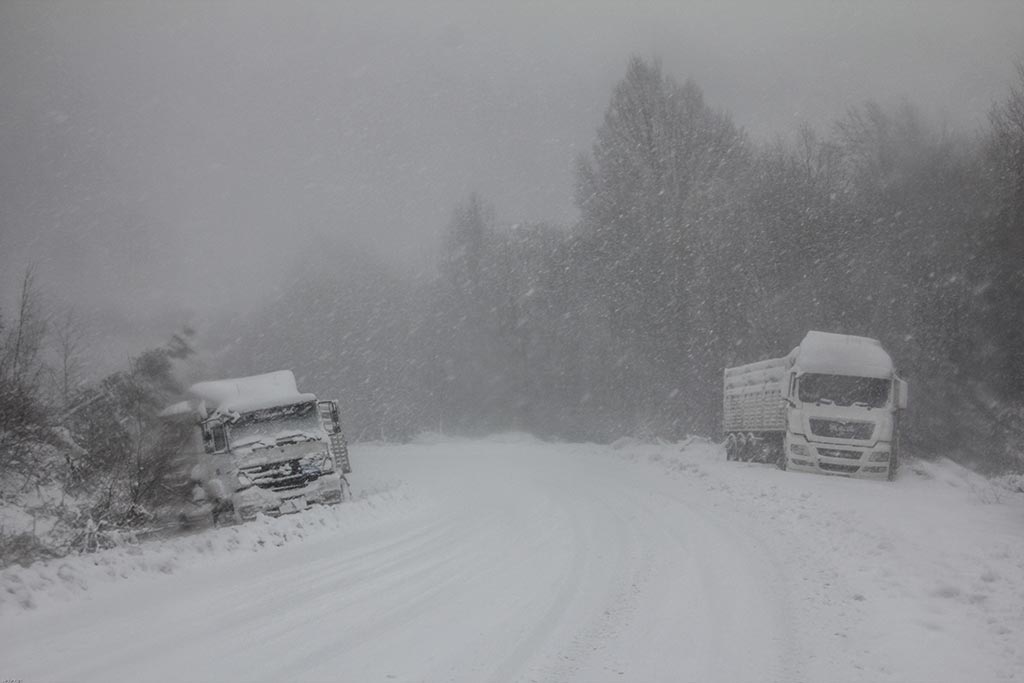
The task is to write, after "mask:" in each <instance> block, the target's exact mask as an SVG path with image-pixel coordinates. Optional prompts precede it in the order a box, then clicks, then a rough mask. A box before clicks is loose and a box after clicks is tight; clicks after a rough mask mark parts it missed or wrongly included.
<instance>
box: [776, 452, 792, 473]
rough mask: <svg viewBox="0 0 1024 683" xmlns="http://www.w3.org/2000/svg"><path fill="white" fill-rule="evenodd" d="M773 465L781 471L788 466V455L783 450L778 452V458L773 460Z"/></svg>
mask: <svg viewBox="0 0 1024 683" xmlns="http://www.w3.org/2000/svg"><path fill="white" fill-rule="evenodd" d="M775 466H776V467H778V468H779V469H780V470H782V471H783V472H785V471H786V469H787V468H788V467H789V456H787V455H786V453H785V452H782V453H780V454H779V459H778V460H776V461H775Z"/></svg>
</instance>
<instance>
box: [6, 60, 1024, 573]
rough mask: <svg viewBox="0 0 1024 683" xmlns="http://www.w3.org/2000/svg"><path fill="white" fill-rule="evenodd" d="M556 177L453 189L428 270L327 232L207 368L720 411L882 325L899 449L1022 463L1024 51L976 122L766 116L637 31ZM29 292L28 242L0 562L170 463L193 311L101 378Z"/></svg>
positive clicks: (408, 404)
mask: <svg viewBox="0 0 1024 683" xmlns="http://www.w3.org/2000/svg"><path fill="white" fill-rule="evenodd" d="M575 202H576V205H577V207H578V209H579V216H580V218H579V220H578V222H576V223H575V224H573V225H569V226H560V225H551V224H543V223H535V224H534V223H515V222H509V221H507V220H499V219H498V218H497V217H496V216H495V215H494V211H493V210H492V209H491V208H490V207H489V205H488V203H487V201H486V200H485V199H484V198H482V197H481V196H479V195H477V194H472V195H470V196H469V197H467V198H466V199H465V200H463V201H462V202H460V203H458V205H457V206H456V207H455V208H454V211H453V214H452V219H451V221H450V223H449V224H448V226H447V228H446V230H445V231H444V234H443V238H442V240H441V243H440V244H439V245H438V248H437V251H438V256H439V258H438V259H437V264H436V269H435V270H433V271H430V272H428V273H425V274H419V275H409V274H403V273H396V272H394V271H393V270H392V269H390V268H389V267H388V266H386V265H384V264H382V263H381V262H380V261H378V260H376V259H374V258H373V257H371V256H369V255H368V254H365V253H361V252H358V251H353V250H352V248H351V246H350V245H340V244H339V245H337V246H334V247H331V245H329V244H321V245H320V248H319V249H318V250H317V253H315V254H313V255H307V256H305V257H304V259H303V261H302V263H301V264H300V265H299V266H298V267H297V268H296V272H295V273H294V277H292V278H291V281H290V282H291V284H290V285H289V286H288V287H286V288H285V289H284V290H283V291H282V292H281V293H280V295H279V296H276V297H274V298H273V299H272V300H268V301H267V302H266V303H265V304H264V305H263V306H262V308H260V309H259V310H257V311H256V312H254V313H250V314H246V315H239V316H234V317H229V318H224V319H223V320H222V321H221V322H220V324H219V325H217V326H214V327H213V328H212V329H210V330H208V331H207V332H206V334H205V337H204V341H203V346H204V347H205V348H206V349H208V350H210V351H212V352H214V354H213V356H212V357H213V358H214V359H215V360H214V361H213V362H211V363H209V365H210V372H208V373H206V374H207V375H208V377H207V378H212V377H226V376H236V375H242V374H252V373H260V372H267V371H270V370H276V369H283V368H290V369H293V370H294V371H295V372H296V374H297V376H298V379H299V383H300V386H301V387H302V388H303V389H304V390H306V391H315V392H316V393H317V394H318V395H320V396H321V397H324V398H332V397H336V398H338V399H339V400H340V402H341V405H342V409H343V414H344V422H345V423H346V427H347V430H348V432H349V436H350V439H352V440H355V441H363V440H369V439H388V440H403V439H409V438H412V437H413V436H415V435H416V434H418V433H421V432H423V431H439V432H443V433H448V434H467V435H473V434H482V433H488V432H494V431H499V430H524V431H529V432H532V433H534V434H537V435H538V436H541V437H544V438H555V439H570V440H575V441H605V442H607V441H611V440H614V439H616V438H619V437H621V436H626V435H632V436H637V437H641V438H664V439H670V440H671V439H677V438H680V437H682V436H684V435H687V434H703V435H708V436H711V437H715V436H716V435H717V434H718V429H719V420H720V410H721V388H720V378H721V371H722V368H723V367H727V366H730V365H734V364H738V363H743V362H748V361H752V360H758V359H762V358H766V357H769V356H779V355H783V354H785V353H787V352H788V351H789V350H790V349H791V348H792V347H793V346H795V345H796V344H797V343H798V342H799V341H800V339H801V338H802V337H803V335H804V333H805V332H806V331H807V330H808V329H819V330H826V331H832V332H840V333H849V334H858V335H865V336H870V337H875V338H878V339H880V340H881V341H882V342H883V344H884V345H885V347H886V348H887V349H888V350H889V351H890V352H891V354H892V355H893V357H894V359H895V360H896V362H897V364H898V365H899V367H900V370H901V372H902V373H903V374H904V375H905V376H907V377H908V378H909V380H910V382H911V408H910V410H909V412H908V415H907V419H906V420H905V422H904V425H905V427H906V432H905V439H906V440H905V444H906V448H907V451H909V453H910V454H911V455H915V454H916V455H919V456H923V457H930V456H939V455H946V456H950V457H953V458H955V459H957V460H959V461H961V462H965V463H967V464H973V465H974V466H975V467H977V468H979V469H982V470H987V471H999V470H1007V469H1020V468H1021V467H1024V64H1021V65H1020V66H1019V67H1018V79H1017V81H1016V83H1015V85H1014V86H1013V87H1011V88H1010V89H1009V90H1008V92H1007V93H1006V95H1005V97H1004V98H1003V99H1001V100H1000V101H997V102H995V103H993V105H992V107H991V109H990V112H989V118H988V122H987V125H986V126H985V127H984V129H983V130H981V131H977V132H975V133H973V134H963V133H956V132H952V131H949V130H945V129H941V128H936V127H934V126H932V125H930V124H929V123H928V121H927V120H926V119H925V118H924V117H923V116H921V115H920V114H919V113H918V112H917V111H916V110H915V109H914V108H913V107H912V106H910V105H903V106H899V107H895V108H887V107H883V106H881V105H879V104H876V103H872V102H868V103H865V104H863V105H861V106H857V107H853V108H851V109H850V110H849V111H848V112H847V113H846V114H845V116H843V117H842V118H841V119H840V120H838V121H836V122H835V123H834V124H833V125H832V126H831V127H829V128H828V129H827V130H826V131H824V132H821V131H816V130H813V129H811V128H810V127H804V128H802V129H801V130H800V131H799V133H798V134H797V135H796V136H795V137H794V138H793V139H790V140H779V141H776V142H773V143H770V144H763V143H757V142H754V141H752V140H751V139H750V138H749V137H748V136H747V135H746V133H745V132H744V131H743V130H742V129H741V128H740V127H739V126H737V125H736V124H735V122H734V121H733V120H732V118H731V116H730V115H729V114H728V113H727V112H724V111H720V110H716V109H714V108H713V107H711V106H710V105H709V104H708V103H707V102H706V101H705V99H704V96H703V93H702V91H701V89H700V87H699V86H698V85H697V84H695V83H693V82H690V81H687V82H683V83H679V82H677V81H676V80H675V79H674V78H672V77H671V76H670V75H668V74H665V73H664V72H663V69H662V67H661V65H660V64H659V63H657V62H656V61H648V60H644V59H640V58H633V59H631V60H629V62H628V65H627V68H626V72H625V75H624V76H623V78H622V79H621V80H620V81H619V82H618V84H617V85H616V86H615V87H614V89H613V91H612V93H611V97H610V99H609V103H608V107H607V110H606V112H605V115H604V120H603V122H602V123H601V125H600V126H599V128H598V129H597V131H596V132H595V137H594V143H593V146H592V149H591V150H590V152H589V153H588V154H585V155H582V156H581V157H580V158H579V159H578V160H577V170H576V188H575ZM42 301H43V300H42V298H41V296H40V292H39V288H38V286H37V284H36V282H35V278H34V275H33V272H32V270H31V269H29V270H28V271H27V272H26V274H25V277H24V280H23V282H22V286H21V289H20V296H19V297H18V301H17V303H16V306H15V308H14V309H12V310H10V311H0V498H2V502H3V505H4V508H5V514H6V513H8V512H10V513H12V514H13V517H11V516H8V517H7V518H5V519H6V520H8V521H9V520H12V519H13V520H14V522H13V523H11V524H8V521H5V522H4V524H0V564H3V563H6V562H10V561H18V560H19V559H21V560H24V559H30V558H33V557H38V556H41V555H46V554H60V553H62V552H67V551H69V550H75V549H88V548H92V547H96V546H98V545H101V544H103V543H105V542H109V541H110V539H111V537H112V536H111V535H112V534H116V533H117V532H118V531H119V530H123V529H130V528H140V527H145V526H146V525H147V524H151V523H152V522H153V520H155V519H156V517H157V516H158V511H159V510H160V509H161V506H165V505H169V504H171V503H172V502H173V501H179V500H181V498H182V496H183V495H184V493H185V491H187V489H188V480H187V479H188V477H187V471H188V468H189V463H187V462H185V461H183V459H182V458H181V454H182V445H183V444H184V441H185V439H186V434H184V433H183V432H182V431H181V428H180V426H176V425H174V424H170V423H167V422H165V421H163V420H161V419H160V418H159V411H160V409H161V408H162V407H164V406H165V405H167V404H169V403H171V402H172V401H174V400H176V399H177V398H179V397H180V394H181V392H182V389H183V387H182V381H181V380H180V377H181V376H182V372H181V370H182V368H183V367H186V366H187V365H188V364H189V363H193V362H194V361H195V347H196V345H197V342H196V337H195V335H194V333H193V332H192V331H191V330H188V329H185V330H183V331H182V332H181V333H180V334H178V335H175V336H174V337H172V339H170V340H169V341H168V343H167V344H165V345H164V346H162V347H159V348H156V349H150V350H148V351H145V352H142V353H140V354H139V355H138V356H137V357H135V358H133V359H131V360H130V361H129V362H128V363H126V367H125V368H123V369H122V370H120V371H117V372H114V373H112V374H110V375H108V376H106V377H102V378H93V377H89V376H88V373H87V371H86V363H85V362H84V355H83V354H84V353H85V351H86V350H87V346H88V341H87V339H86V338H85V336H84V334H83V330H82V326H81V324H80V322H79V321H78V320H76V318H75V317H74V315H73V314H71V313H66V314H56V313H55V312H54V311H48V310H46V309H47V307H46V306H45V305H43V303H42ZM214 368H215V370H214ZM193 374H195V373H193ZM18 515H22V517H21V518H20V520H19V518H18ZM25 515H27V516H28V517H27V518H26V517H25ZM26 519H28V520H29V521H30V522H31V524H32V526H31V527H28V528H26V525H25V522H26Z"/></svg>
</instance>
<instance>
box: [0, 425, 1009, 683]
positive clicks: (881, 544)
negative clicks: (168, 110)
mask: <svg viewBox="0 0 1024 683" xmlns="http://www.w3.org/2000/svg"><path fill="white" fill-rule="evenodd" d="M352 458H353V466H354V468H355V470H356V472H355V474H354V475H353V476H352V479H353V493H354V500H352V501H348V502H346V503H344V504H343V505H341V506H338V507H334V508H321V507H317V508H312V509H310V510H307V511H305V512H303V513H300V514H296V515H291V516H287V517H283V518H280V519H266V518H261V519H259V520H257V521H256V522H254V523H252V524H247V525H242V526H237V527H230V528H223V529H211V530H208V531H205V532H202V533H199V534H193V535H189V536H183V537H178V538H174V539H170V540H166V541H162V542H149V543H145V544H142V545H140V546H135V547H125V548H117V549H112V550H108V551H104V552H101V553H98V554H96V555H92V556H83V557H73V558H66V559H64V560H56V561H52V562H48V563H39V564H36V565H33V566H32V567H30V568H27V569H24V568H17V567H15V568H8V569H7V570H5V571H4V572H3V573H2V574H0V581H2V587H3V590H2V592H0V601H2V602H0V675H2V677H4V678H8V679H12V678H13V679H21V680H24V681H76V682H84V681H106V682H109V681H181V680H196V681H281V680H295V681H359V682H363V681H587V682H590V681H695V682H705V681H723V682H724V681H729V682H733V681H808V682H811V681H966V680H970V681H998V680H1014V679H1016V680H1020V679H1021V678H1024V542H1022V541H1024V503H1022V500H1021V499H1022V496H1021V495H1020V494H1014V493H1011V492H1009V491H1005V490H1000V489H997V488H995V487H993V486H992V485H991V484H990V483H988V482H986V481H985V480H983V479H981V478H979V477H977V476H975V475H971V474H970V473H968V472H966V471H965V470H962V469H960V468H957V467H956V466H954V465H952V464H951V463H940V464H920V465H917V466H915V467H914V468H912V469H907V470H905V471H904V472H903V474H902V476H901V478H900V480H899V481H897V482H895V483H893V484H887V483H884V482H868V481H856V480H848V479H841V478H829V477H821V476H814V475H800V474H793V473H784V472H779V471H777V470H775V469H774V468H771V467H768V466H764V465H756V464H750V463H732V462H725V460H724V453H723V452H722V451H721V449H720V448H719V447H717V446H714V445H710V444H703V443H693V444H689V445H686V446H679V445H645V444H640V443H635V442H630V441H622V442H619V443H617V444H614V445H613V446H596V445H585V444H547V443H541V442H538V441H535V440H533V439H531V438H529V437H526V436H517V435H512V436H506V437H496V438H491V439H485V440H478V441H445V440H441V439H436V440H433V441H426V440H424V441H422V442H420V443H417V444H409V445H383V444H379V445H378V444H368V445H357V446H354V447H353V448H352Z"/></svg>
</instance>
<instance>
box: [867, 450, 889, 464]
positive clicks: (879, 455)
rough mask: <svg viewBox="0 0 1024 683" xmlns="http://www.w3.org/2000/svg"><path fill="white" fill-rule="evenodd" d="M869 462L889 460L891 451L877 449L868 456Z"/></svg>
mask: <svg viewBox="0 0 1024 683" xmlns="http://www.w3.org/2000/svg"><path fill="white" fill-rule="evenodd" d="M868 462H889V451H875V452H874V453H872V454H871V455H869V456H868Z"/></svg>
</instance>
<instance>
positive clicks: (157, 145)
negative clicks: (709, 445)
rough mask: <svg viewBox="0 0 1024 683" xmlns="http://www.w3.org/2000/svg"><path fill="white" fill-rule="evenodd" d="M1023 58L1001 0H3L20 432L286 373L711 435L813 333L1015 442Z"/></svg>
mask: <svg viewBox="0 0 1024 683" xmlns="http://www.w3.org/2000/svg"><path fill="white" fill-rule="evenodd" d="M380 5H383V6H380ZM1022 58H1024V5H1021V4H1020V3H1013V2H1003V1H1000V0H988V1H985V2H970V3H967V2H900V3H892V2H857V3H853V2H848V3H821V2H790V1H787V2H776V3H767V4H766V3H756V2H732V3H704V2H694V3H670V2H664V3H662V2H648V3H639V6H634V5H633V4H626V3H611V2H586V3H582V2H580V3H558V4H555V5H551V6H549V5H548V4H545V3H532V2H528V3H506V4H504V5H502V6H484V5H479V4H475V3H472V4H471V3H462V2H454V1H452V2H436V3H411V2H401V3H371V2H365V3H311V2H310V3H277V2H217V3H203V4H199V3H171V2H155V3H135V2H100V1H97V2H81V3H79V2H63V3H62V2H52V3H51V2H45V3H40V2H6V3H4V4H3V5H2V6H0V286H2V290H0V292H2V298H0V324H2V326H3V327H2V328H0V332H2V334H3V335H4V337H3V339H4V344H5V346H4V353H5V354H6V355H5V364H0V367H2V368H3V372H5V373H6V375H4V376H2V377H0V379H3V381H4V382H6V383H7V385H6V386H7V388H8V391H7V397H8V398H9V399H10V397H11V396H16V397H18V400H17V404H18V405H19V406H25V405H28V406H30V407H31V410H29V409H27V408H25V409H23V408H18V410H17V411H13V409H12V410H9V411H8V412H7V413H4V416H3V417H4V419H5V420H7V423H5V428H6V429H7V430H8V433H11V434H13V433H14V431H16V430H15V429H14V427H13V426H12V425H21V426H24V425H26V424H32V425H35V427H38V428H39V429H42V430H44V431H45V430H49V429H52V428H54V427H55V426H59V427H60V428H61V429H64V428H66V429H68V430H70V432H60V433H61V434H67V433H70V434H71V435H72V436H74V437H75V441H76V443H77V444H78V446H81V447H83V448H85V449H86V450H87V451H88V450H89V449H90V448H92V449H94V451H95V452H99V451H103V453H104V454H105V455H104V458H108V457H109V458H114V459H116V455H111V454H112V453H114V454H116V452H117V449H118V448H127V447H128V446H127V445H126V444H128V443H129V442H130V440H131V438H132V437H131V434H128V433H120V432H117V430H116V429H115V428H114V427H113V426H110V428H109V429H107V430H106V431H104V430H103V429H100V428H99V427H97V426H96V424H94V423H90V422H89V419H90V418H88V417H87V414H88V413H89V410H86V409H85V408H82V406H92V408H91V409H90V410H94V411H95V412H94V413H93V418H95V419H96V420H100V419H102V420H103V421H104V422H105V423H110V425H114V424H115V423H116V422H117V420H116V419H114V417H112V415H111V414H110V413H113V414H116V413H117V410H119V409H114V408H109V406H108V408H109V410H106V412H104V409H99V408H97V406H101V405H103V403H102V401H101V400H100V398H98V397H106V398H104V399H103V400H109V401H113V402H114V403H117V401H118V400H119V399H118V398H117V397H118V396H119V394H118V391H120V390H121V389H118V387H121V388H122V389H123V387H125V386H128V385H130V384H131V382H135V381H137V380H138V378H139V376H140V375H139V373H140V372H141V376H144V377H145V379H146V381H147V382H149V384H147V385H146V392H149V393H146V394H145V401H146V402H147V405H148V406H149V408H147V410H151V412H152V415H151V416H150V417H154V418H155V411H156V409H157V407H158V406H159V405H160V404H161V403H162V402H163V401H165V400H170V399H172V398H173V397H174V395H175V393H176V392H177V391H179V390H180V387H181V382H184V381H190V380H192V379H195V378H210V377H216V376H225V375H234V374H244V373H258V372H264V371H269V370H274V369H279V368H291V369H293V370H294V371H295V372H296V375H297V376H298V378H299V382H300V386H303V387H305V388H306V390H308V391H315V392H317V393H318V394H322V395H324V396H336V397H337V398H338V399H340V401H341V403H342V406H343V410H344V415H345V417H344V420H345V422H346V426H347V428H348V429H349V431H350V436H351V437H352V438H354V439H370V438H384V439H398V440H401V439H406V438H409V437H411V436H413V435H415V434H417V433H419V432H421V431H423V430H442V431H445V432H451V433H483V432H489V431H497V430H507V429H519V430H525V431H530V432H533V433H536V434H538V435H539V436H542V437H546V438H560V439H573V440H596V441H608V440H613V439H615V438H617V437H618V436H621V435H624V434H630V435H634V436H640V437H649V438H655V437H660V438H679V437H682V436H684V435H686V434H692V433H699V434H706V435H709V436H712V437H714V436H716V435H717V430H718V428H719V427H718V419H719V410H720V405H721V396H720V388H719V387H718V382H719V381H720V376H721V369H722V368H723V367H724V366H726V365H729V364H732V363H739V362H745V361H749V360H755V359H758V358H763V357H768V356H773V355H782V354H784V353H786V352H787V351H788V350H789V349H790V348H792V347H793V346H794V345H795V344H796V343H797V342H798V341H799V340H800V338H801V337H802V336H803V334H804V333H805V332H806V331H807V330H808V329H824V330H829V331H834V332H843V333H850V334H860V335H865V336H871V337H875V338H878V339H880V340H882V342H883V343H884V344H885V346H886V348H888V349H889V350H890V352H891V353H892V355H893V357H894V358H895V360H896V362H897V364H898V365H899V367H900V368H901V370H902V371H903V372H904V373H906V374H907V375H908V376H909V378H910V381H911V385H912V387H913V389H912V391H913V392H914V393H913V394H912V395H913V397H914V398H913V403H912V408H911V411H910V413H909V414H908V424H907V428H908V432H907V433H908V437H907V438H908V448H910V449H911V451H912V452H916V453H918V454H920V455H922V456H927V457H932V456H935V455H938V454H948V455H951V456H953V457H956V458H957V459H958V460H960V461H962V462H968V463H971V464H974V465H976V466H978V467H981V468H988V469H993V470H994V469H1006V468H1012V467H1019V465H1020V458H1021V448H1022V445H1021V444H1022V443H1024V438H1022V436H1021V434H1022V428H1021V425H1022V423H1024V298H1022V295H1024V283H1022V266H1021V264H1022V263H1024V238H1022V235H1024V166H1022V162H1021V159H1024V94H1022V89H1024V72H1022V71H1021V68H1022V67H1018V66H1017V65H1018V64H1020V61H1019V60H1021V59H1022ZM26 274H28V277H26ZM26 285H27V287H26ZM174 335H177V336H174ZM28 342H31V344H28ZM26 345H28V346H30V347H31V350H32V353H31V354H30V355H26V351H25V349H26V348H27V346H26ZM140 359H142V361H145V362H140ZM140 368H141V370H140ZM126 382H127V384H126ZM131 386H135V385H131ZM131 396H132V398H131V400H132V401H136V402H137V401H139V400H141V399H140V398H139V394H131ZM129 403H130V402H129ZM129 403H125V404H123V405H122V408H123V409H124V410H128V408H127V407H125V406H127V405H129ZM54 405H60V406H61V407H62V408H63V412H60V411H58V412H57V414H61V415H64V416H68V415H73V416H74V417H73V419H72V418H67V419H68V420H70V422H69V423H68V424H60V425H54V424H52V419H51V418H45V417H43V416H46V415H53V414H55V413H54V411H53V410H52V409H51V408H52V406H54ZM133 405H136V404H133ZM15 413H17V414H15ZM33 420H34V421H35V422H33ZM75 421H77V422H75ZM71 422H75V423H74V424H71ZM35 427H34V428H35ZM20 428H21V427H19V429H20ZM76 430H78V431H76ZM112 432H113V435H112ZM26 433H27V432H26ZM47 433H48V434H49V433H50V432H47ZM38 437H39V432H33V433H32V438H38ZM26 438H27V437H26ZM46 438H48V439H50V442H53V441H54V439H53V438H51V437H49V436H48V437H46ZM110 439H113V440H114V441H117V443H118V444H120V445H117V446H112V445H111V443H109V440H110ZM90 440H91V441H90ZM90 444H91V445H90ZM154 476H156V475H154Z"/></svg>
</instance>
